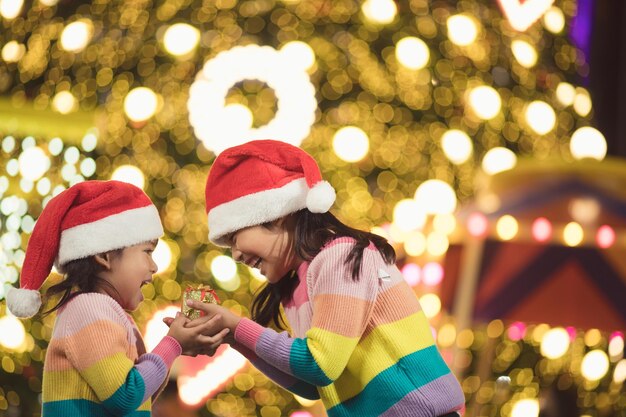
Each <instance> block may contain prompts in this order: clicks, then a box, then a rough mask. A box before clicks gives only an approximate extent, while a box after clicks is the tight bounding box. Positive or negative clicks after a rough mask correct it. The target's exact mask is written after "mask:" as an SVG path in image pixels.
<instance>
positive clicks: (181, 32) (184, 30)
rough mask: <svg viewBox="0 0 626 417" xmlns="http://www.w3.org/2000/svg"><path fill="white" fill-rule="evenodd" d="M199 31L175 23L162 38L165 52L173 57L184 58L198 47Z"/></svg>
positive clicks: (183, 24) (186, 25)
mask: <svg viewBox="0 0 626 417" xmlns="http://www.w3.org/2000/svg"><path fill="white" fill-rule="evenodd" d="M199 41H200V31H199V30H198V29H196V28H194V27H193V26H191V25H188V24H186V23H175V24H173V25H172V26H170V27H168V28H167V30H166V31H165V35H164V36H163V45H164V46H165V50H166V51H167V52H169V53H170V54H172V55H175V56H180V57H182V56H185V55H188V54H189V53H191V52H192V51H193V50H194V49H196V47H197V46H198V42H199Z"/></svg>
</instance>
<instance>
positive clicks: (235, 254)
mask: <svg viewBox="0 0 626 417" xmlns="http://www.w3.org/2000/svg"><path fill="white" fill-rule="evenodd" d="M230 251H231V253H232V254H233V259H234V260H235V262H241V261H242V260H243V259H242V258H243V253H242V252H241V251H240V250H239V249H237V248H235V247H232V248H231V250H230Z"/></svg>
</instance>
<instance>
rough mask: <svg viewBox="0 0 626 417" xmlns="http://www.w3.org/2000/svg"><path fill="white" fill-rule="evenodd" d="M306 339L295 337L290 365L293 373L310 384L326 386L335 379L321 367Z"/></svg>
mask: <svg viewBox="0 0 626 417" xmlns="http://www.w3.org/2000/svg"><path fill="white" fill-rule="evenodd" d="M306 340H307V339H306V338H304V339H294V340H293V343H292V345H291V352H290V353H289V366H290V367H291V370H292V371H293V375H294V376H295V377H296V378H298V379H302V380H304V381H306V382H308V383H309V384H313V385H316V386H318V387H325V386H326V385H328V384H331V383H332V382H333V381H332V380H331V379H330V378H328V377H327V376H326V374H325V373H324V371H322V369H321V368H320V367H319V365H318V364H317V362H316V361H315V358H313V355H311V351H310V350H309V347H308V345H307V343H306Z"/></svg>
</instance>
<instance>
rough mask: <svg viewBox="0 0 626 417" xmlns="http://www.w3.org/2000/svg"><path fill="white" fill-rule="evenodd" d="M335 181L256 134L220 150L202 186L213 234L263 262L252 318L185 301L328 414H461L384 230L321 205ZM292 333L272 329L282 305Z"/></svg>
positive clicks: (454, 387)
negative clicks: (353, 222) (365, 227)
mask: <svg viewBox="0 0 626 417" xmlns="http://www.w3.org/2000/svg"><path fill="white" fill-rule="evenodd" d="M334 200H335V191H334V190H333V189H332V187H331V186H330V184H328V183H327V182H325V181H322V178H321V174H320V171H319V168H318V166H317V164H316V163H315V161H314V160H313V158H311V156H310V155H308V154H307V153H305V152H304V151H302V150H301V149H299V148H297V147H294V146H291V145H288V144H286V143H283V142H277V141H271V140H262V141H252V142H248V143H246V144H244V145H240V146H236V147H233V148H230V149H227V150H225V151H224V152H223V153H221V154H220V155H219V156H218V157H217V158H216V160H215V162H214V163H213V166H212V167H211V171H210V173H209V177H208V180H207V184H206V209H207V213H208V220H209V239H210V240H211V241H212V242H213V243H215V244H217V245H220V246H226V247H230V248H231V250H232V256H233V258H234V259H235V260H237V261H239V262H243V263H245V264H246V265H248V266H250V267H252V268H258V269H260V271H261V273H262V274H263V275H265V276H266V278H267V285H266V286H265V287H264V288H263V289H262V290H261V291H260V293H259V294H257V297H256V299H255V300H254V301H253V303H252V309H251V310H252V317H253V319H254V321H252V320H249V319H245V318H244V319H241V318H239V317H238V316H236V315H234V314H233V313H231V312H230V311H229V310H227V309H225V308H223V307H220V306H217V305H213V304H203V303H197V302H192V303H190V306H191V307H193V308H196V309H201V310H203V311H205V312H206V313H207V318H200V319H197V320H194V321H193V322H191V323H189V324H188V326H201V325H204V323H205V322H206V320H208V318H209V317H211V316H212V315H213V314H219V315H221V316H222V319H223V323H224V325H225V326H226V327H228V328H229V329H230V330H231V332H232V333H231V334H233V335H234V340H235V343H234V347H235V348H236V349H238V350H240V351H241V352H242V353H243V354H245V355H246V356H247V357H248V358H250V359H251V361H252V362H253V363H254V364H255V365H256V366H257V367H258V368H259V369H260V370H261V371H263V372H265V373H266V374H267V375H268V376H269V377H271V378H273V379H274V380H275V381H276V382H278V383H280V384H282V385H283V386H285V387H286V388H287V389H290V390H292V391H293V392H295V393H297V394H299V395H301V396H305V397H309V398H316V397H321V399H322V400H323V402H324V405H325V407H326V408H327V410H328V415H329V416H330V417H335V416H358V417H365V416H379V415H383V416H386V417H399V416H406V417H435V416H443V415H450V416H453V415H458V414H457V413H456V412H457V411H458V410H461V409H462V408H463V404H464V396H463V392H462V391H461V388H460V386H459V383H458V381H457V380H456V378H455V377H454V375H453V374H452V373H451V372H450V369H449V368H448V366H447V365H446V363H445V362H444V361H443V359H442V357H441V355H440V354H439V351H438V350H437V347H436V346H435V341H434V339H433V336H432V333H431V330H430V326H429V325H428V321H427V319H426V316H425V315H424V312H423V311H422V309H421V307H420V305H419V302H418V300H417V298H416V297H415V294H414V293H413V291H412V289H411V288H410V287H409V286H408V285H407V284H406V282H405V281H404V279H403V277H402V274H401V273H400V271H399V270H398V269H397V268H396V266H395V265H394V261H395V253H394V251H393V248H392V247H391V246H390V245H389V244H388V243H387V241H386V240H385V239H383V238H382V237H380V236H377V235H374V234H371V233H367V232H364V231H360V230H355V229H353V228H351V227H348V226H346V225H344V224H343V223H341V222H340V221H339V220H338V219H337V218H335V217H334V216H333V215H332V214H330V213H328V210H329V209H330V207H331V205H332V204H333V202H334ZM281 304H282V306H283V307H284V311H285V315H286V317H287V319H288V321H289V324H290V325H291V329H292V331H293V334H292V336H290V335H288V334H287V333H286V332H282V333H277V332H276V331H274V330H272V329H270V328H268V327H265V326H267V325H268V324H269V323H270V322H272V321H273V322H274V323H276V324H277V325H278V326H279V327H280V324H281V323H280V320H279V319H280V317H281V315H280V306H281Z"/></svg>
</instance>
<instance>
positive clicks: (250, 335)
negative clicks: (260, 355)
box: [235, 318, 265, 350]
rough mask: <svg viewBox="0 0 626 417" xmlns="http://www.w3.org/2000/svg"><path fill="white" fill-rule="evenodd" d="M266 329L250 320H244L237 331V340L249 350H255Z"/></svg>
mask: <svg viewBox="0 0 626 417" xmlns="http://www.w3.org/2000/svg"><path fill="white" fill-rule="evenodd" d="M264 330H265V327H263V326H261V325H260V324H258V323H255V322H253V321H252V320H250V319H246V318H243V319H241V321H240V322H239V324H238V325H237V328H236V329H235V340H236V341H237V342H239V343H241V344H242V345H244V346H245V347H247V348H248V349H252V350H255V348H256V342H257V341H258V340H259V338H260V337H261V334H262V333H263V331H264Z"/></svg>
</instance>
